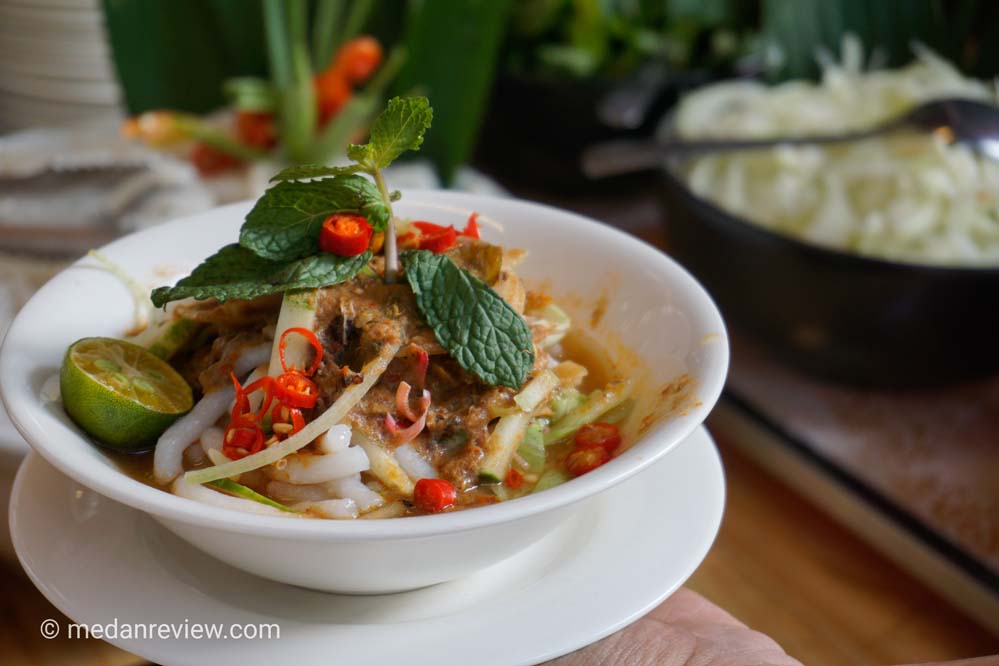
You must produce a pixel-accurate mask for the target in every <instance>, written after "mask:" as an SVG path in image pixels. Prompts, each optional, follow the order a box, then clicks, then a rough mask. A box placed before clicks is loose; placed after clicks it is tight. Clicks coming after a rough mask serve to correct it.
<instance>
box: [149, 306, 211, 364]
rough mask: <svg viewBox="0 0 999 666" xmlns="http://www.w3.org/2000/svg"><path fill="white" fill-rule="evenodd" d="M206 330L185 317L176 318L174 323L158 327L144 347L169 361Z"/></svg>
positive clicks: (201, 325)
mask: <svg viewBox="0 0 999 666" xmlns="http://www.w3.org/2000/svg"><path fill="white" fill-rule="evenodd" d="M203 328H204V325H203V324H200V323H198V322H196V321H192V320H190V319H184V318H183V317H176V318H174V319H173V320H172V321H170V322H167V323H165V324H163V325H162V326H159V327H157V329H156V331H155V332H154V333H153V334H152V338H151V339H150V340H148V341H147V342H148V344H145V345H143V346H144V347H145V348H146V349H148V350H149V351H151V352H152V353H154V354H156V355H157V356H159V357H160V358H161V359H163V360H164V361H169V360H170V359H171V358H173V356H174V355H175V354H176V353H177V352H179V351H180V350H181V349H183V348H184V347H185V346H186V345H187V344H188V343H189V342H191V340H193V339H194V338H195V337H196V336H197V335H198V333H200V332H201V330H202V329H203Z"/></svg>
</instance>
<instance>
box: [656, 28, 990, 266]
mask: <svg viewBox="0 0 999 666" xmlns="http://www.w3.org/2000/svg"><path fill="white" fill-rule="evenodd" d="M843 52H844V57H843V63H840V64H837V63H835V62H832V61H831V59H827V60H826V62H824V63H823V64H824V67H823V75H822V80H821V82H820V83H818V84H812V83H808V82H803V81H789V82H787V83H784V84H781V85H778V86H772V87H771V86H767V85H764V84H762V83H757V82H749V81H732V82H726V83H719V84H716V85H712V86H708V87H706V88H703V89H701V90H699V91H697V92H694V93H692V94H690V95H688V96H687V97H685V98H684V100H683V101H682V103H681V104H680V106H679V108H678V110H677V113H676V118H675V129H676V131H677V132H678V133H679V134H680V135H682V136H684V137H714V138H722V137H724V138H763V137H773V136H795V135H806V134H836V133H840V132H845V131H849V130H859V129H866V128H869V127H873V126H876V125H878V124H880V123H883V122H885V121H886V120H888V119H891V118H894V117H897V116H898V115H900V114H902V113H904V112H906V111H907V110H909V109H911V108H913V107H915V106H917V105H919V104H921V103H923V102H926V101H929V100H932V99H943V98H964V99H976V100H980V101H986V102H991V103H993V104H996V103H997V102H999V96H997V94H996V89H995V88H994V87H993V88H992V90H990V88H989V86H988V85H986V84H984V83H982V82H979V81H975V80H973V79H967V78H964V77H963V76H962V75H961V74H960V72H958V70H957V69H956V68H954V67H953V66H952V65H951V64H950V63H948V62H946V61H945V60H943V59H941V58H940V57H938V56H937V55H935V54H933V53H932V52H930V51H929V50H928V49H926V48H917V50H916V55H917V59H916V60H915V61H914V62H913V63H912V64H910V65H909V66H907V67H903V68H901V69H896V70H881V71H863V54H862V52H861V49H860V45H859V43H857V42H856V40H854V39H850V38H847V39H846V40H845V43H844V49H843ZM685 177H686V179H687V182H688V184H689V185H690V187H691V189H692V190H693V191H694V192H696V193H697V194H698V195H700V196H702V197H704V198H706V199H709V200H712V201H713V202H715V203H716V204H718V205H719V206H721V207H722V208H724V209H726V210H728V211H729V212H731V213H734V214H736V215H739V216H740V217H743V218H745V219H748V220H750V221H752V222H755V223H757V224H759V225H760V226H763V227H767V228H770V229H773V230H775V231H778V232H782V233H786V234H788V235H792V236H797V237H799V238H802V239H804V240H807V241H811V242H814V243H817V244H821V245H826V246H830V247H834V248H837V249H844V250H850V251H854V252H857V253H860V254H866V255H875V256H879V257H884V258H888V259H894V260H901V261H910V262H917V263H930V264H943V265H991V266H995V265H999V161H997V160H990V159H988V158H986V157H982V156H978V155H976V154H974V153H973V152H972V151H971V150H970V149H969V148H968V147H967V146H963V145H955V144H950V143H948V141H947V137H946V136H945V135H944V134H940V133H938V134H896V135H892V136H888V137H882V138H878V139H871V140H867V141H859V142H855V143H851V144H846V145H841V146H835V147H833V146H829V147H820V146H814V145H810V146H809V145H806V146H787V145H784V146H778V147H776V148H773V149H769V150H757V151H744V152H733V153H725V154H717V155H708V156H704V157H701V158H698V159H696V160H693V161H692V162H691V163H690V164H689V165H688V168H687V169H686V172H685Z"/></svg>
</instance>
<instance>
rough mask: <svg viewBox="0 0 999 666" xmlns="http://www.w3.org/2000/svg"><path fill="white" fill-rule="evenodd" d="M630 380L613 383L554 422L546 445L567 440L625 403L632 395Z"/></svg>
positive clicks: (595, 392)
mask: <svg viewBox="0 0 999 666" xmlns="http://www.w3.org/2000/svg"><path fill="white" fill-rule="evenodd" d="M631 389H632V383H631V381H630V380H618V381H613V382H611V383H610V384H608V385H607V386H605V387H604V388H603V389H601V390H598V391H594V392H593V393H591V394H590V395H589V397H587V398H586V400H585V401H584V402H583V404H582V405H580V406H579V407H577V408H576V409H574V410H573V411H571V412H569V413H568V414H566V415H565V416H563V417H562V418H561V419H558V420H555V419H553V420H552V426H551V428H550V429H549V430H548V432H547V433H545V444H546V445H549V444H554V443H555V442H558V441H561V440H562V439H565V438H566V437H568V436H569V435H571V434H572V433H574V432H576V431H577V430H579V429H580V428H581V427H583V426H584V425H586V424H587V423H593V422H594V421H596V420H597V419H599V418H600V417H601V416H603V415H604V414H606V413H607V412H609V411H610V410H612V409H614V408H615V407H617V406H618V405H620V404H621V403H622V402H624V401H625V400H626V399H627V398H628V395H629V394H630V393H631Z"/></svg>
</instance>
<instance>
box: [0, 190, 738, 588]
mask: <svg viewBox="0 0 999 666" xmlns="http://www.w3.org/2000/svg"><path fill="white" fill-rule="evenodd" d="M248 209H249V204H246V203H242V204H236V205H232V206H227V207H224V208H219V209H217V210H214V211H210V212H208V213H203V214H200V215H195V216H193V217H188V218H185V219H182V220H178V221H176V222H173V223H170V224H166V225H163V226H160V227H156V228H153V229H149V230H147V231H143V232H141V233H137V234H133V235H131V236H127V237H125V238H122V239H121V240H119V241H116V242H114V243H112V244H110V245H108V246H107V247H105V248H104V249H103V250H102V252H104V253H105V254H106V255H107V256H108V257H110V258H111V259H112V260H113V261H115V262H117V263H118V264H120V265H121V266H122V267H123V268H125V270H127V271H129V272H130V273H131V274H132V275H134V276H136V277H138V278H140V279H142V280H147V281H149V282H150V283H152V284H156V283H159V282H163V281H164V280H165V279H166V278H164V277H163V276H164V275H166V274H170V275H177V274H179V273H181V272H186V271H188V270H190V268H192V267H193V266H194V265H195V264H196V263H197V262H198V261H200V260H201V259H202V258H203V257H205V256H207V255H208V254H211V253H212V252H214V251H215V250H217V249H218V248H219V247H221V246H222V245H224V244H226V243H230V242H233V241H234V239H235V238H236V237H237V230H238V228H239V225H240V224H241V223H242V219H243V216H244V215H245V213H246V211H247V210H248ZM395 209H396V212H397V214H399V215H401V216H405V217H412V218H417V219H430V220H433V221H435V222H438V223H441V224H445V225H446V224H454V225H455V226H463V225H464V223H465V221H466V219H467V218H468V215H469V212H470V211H473V210H474V211H478V212H479V213H480V214H482V215H483V216H484V218H486V224H483V235H484V237H485V238H486V239H487V240H492V241H494V242H498V243H502V244H504V245H507V246H509V247H521V248H525V249H527V250H529V251H530V254H529V256H528V258H527V259H526V261H525V262H524V263H523V264H522V265H521V267H520V268H519V269H518V271H519V273H520V274H521V276H522V277H523V278H524V279H525V281H526V282H527V284H528V286H529V287H530V286H531V285H535V286H543V287H544V288H546V289H547V290H548V291H549V292H550V293H552V294H553V295H554V296H555V297H556V299H557V300H559V301H560V302H561V303H562V304H563V305H564V306H566V309H567V310H569V312H570V314H573V315H574V318H575V319H576V320H577V321H581V322H589V321H590V320H591V315H592V311H593V309H594V308H595V307H597V304H598V303H600V302H602V303H603V304H604V305H603V306H602V309H603V314H602V317H600V318H599V320H600V321H599V323H598V324H597V325H596V328H595V329H594V332H595V333H596V334H597V335H599V337H601V338H602V339H603V340H604V341H605V342H606V343H607V344H608V345H609V348H610V349H611V350H612V355H613V350H622V349H626V350H628V351H627V352H626V353H625V352H622V353H620V354H619V355H620V358H619V359H615V360H616V361H618V363H619V370H620V371H621V372H623V373H626V374H630V375H634V376H635V377H636V378H638V379H639V383H640V386H641V390H640V393H639V396H640V398H641V399H640V400H639V405H638V407H637V408H636V409H635V410H634V412H633V414H632V417H631V418H630V419H629V423H628V424H626V426H625V435H626V437H627V433H628V432H629V431H631V432H632V433H634V435H633V436H634V437H635V438H636V440H635V443H634V445H633V446H632V447H631V448H630V449H628V450H627V451H625V452H624V453H623V454H621V455H620V456H618V457H617V458H615V459H614V460H612V461H610V462H609V463H607V464H606V465H604V466H603V467H600V468H598V469H596V470H594V471H593V472H591V473H589V474H586V475H585V476H582V477H580V478H578V479H575V480H573V481H571V482H569V483H566V484H564V485H562V486H559V487H557V488H554V489H552V490H548V491H545V492H543V493H538V494H537V495H531V496H528V497H525V498H521V499H517V500H513V501H509V502H503V503H500V504H495V505H491V506H487V507H480V508H476V509H471V510H467V511H461V512H457V513H448V514H442V515H436V516H421V517H411V518H397V519H390V520H380V521H364V520H359V521H350V522H347V521H321V520H294V519H286V518H279V517H264V516H257V515H250V514H244V513H238V512H232V511H229V510H226V509H220V508H215V507H209V506H205V505H202V504H198V503H195V502H192V501H189V500H186V499H183V498H180V497H176V496H174V495H171V494H169V493H166V492H163V491H160V490H157V489H155V488H152V487H150V486H148V485H145V484H143V483H141V482H139V481H136V480H134V479H132V478H130V477H129V476H127V475H126V474H124V473H122V472H121V471H119V470H118V469H117V468H116V467H115V465H114V463H113V462H111V461H110V460H109V459H108V458H107V457H106V456H105V455H104V453H103V452H102V451H101V450H100V449H99V448H96V447H95V446H94V445H93V444H91V442H90V441H89V440H88V439H87V438H86V437H85V436H84V435H83V434H82V433H81V431H80V430H79V429H78V428H77V427H76V426H75V425H74V424H73V423H72V421H70V419H69V418H68V417H67V416H66V415H65V413H64V412H63V410H62V407H61V405H60V404H59V403H57V402H56V403H53V402H48V403H46V402H45V400H44V399H43V397H42V394H43V384H45V382H46V380H47V379H49V378H50V377H53V376H54V375H55V373H56V372H57V370H58V368H59V364H60V363H61V361H62V356H63V354H64V352H65V350H66V347H67V346H68V345H69V344H70V343H72V342H73V341H75V340H77V339H78V338H81V337H85V336H94V335H105V336H120V335H121V334H122V332H123V331H125V330H126V329H127V328H128V326H129V325H130V323H131V321H132V316H133V305H132V300H131V298H130V296H129V293H128V291H127V290H126V288H125V287H124V286H123V285H122V284H121V283H120V282H118V280H116V279H115V278H114V277H112V276H111V275H110V274H109V273H107V272H106V271H104V270H102V269H100V268H98V267H97V266H96V264H94V263H93V262H92V261H89V260H82V261H80V262H78V263H77V264H75V265H73V266H72V267H70V268H69V269H67V270H66V271H64V272H62V273H60V274H59V275H57V276H56V277H55V278H53V279H52V281H50V282H49V283H48V284H46V285H45V286H44V287H43V288H42V289H41V290H40V291H39V292H38V293H37V294H36V295H35V296H34V298H32V299H31V301H29V302H28V304H27V305H26V306H25V307H24V308H23V309H22V311H21V312H20V314H19V315H18V316H17V318H16V319H15V321H14V323H13V324H12V326H11V328H10V330H9V332H8V334H7V339H6V342H5V343H4V346H3V349H2V350H0V393H2V396H3V401H4V403H5V404H6V406H7V409H8V410H9V412H10V416H11V419H12V420H13V421H14V423H15V425H16V426H17V428H18V430H19V431H20V432H21V433H22V434H23V435H24V437H25V439H26V440H27V441H28V442H29V443H30V444H31V446H32V447H34V448H35V449H36V450H37V451H38V452H39V453H41V455H42V456H44V457H45V458H46V459H47V460H48V461H49V462H51V463H52V464H53V465H55V466H56V467H57V468H59V469H60V470H62V471H63V472H64V473H65V474H67V475H68V476H70V477H72V478H73V479H75V480H76V481H78V482H79V483H81V484H83V485H84V486H87V487H89V488H92V489H94V490H96V491H97V492H99V493H101V494H103V495H106V496H107V497H110V498H112V499H114V500H117V501H119V502H121V503H123V504H126V505H128V506H132V507H135V508H137V509H140V510H142V511H145V512H147V513H149V514H150V515H152V516H153V517H154V518H155V519H156V520H158V521H159V522H160V523H162V524H163V525H164V526H166V527H167V528H168V529H169V530H171V531H172V532H174V533H175V534H177V535H179V536H180V537H181V538H183V539H185V540H187V541H189V542H190V543H192V544H193V545H195V546H196V547H198V548H200V549H202V550H204V551H205V552H207V553H209V554H211V555H213V556H215V557H217V558H219V559H221V560H223V561H225V562H228V563H230V564H232V565H234V566H237V567H239V568H241V569H244V570H246V571H249V572H251V573H255V574H258V575H260V576H263V577H265V578H270V579H273V580H278V581H283V582H287V583H291V584H294V585H301V586H304V587H309V588H315V589H320V590H329V591H337V592H348V593H379V592H391V591H398V590H405V589H413V588H417V587H421V586H425V585H430V584H434V583H438V582H441V581H445V580H449V579H453V578H457V577H459V576H463V575H466V574H468V573H471V572H473V571H476V570H478V569H481V568H483V567H485V566H488V565H490V564H492V563H495V562H498V561H500V560H502V559H504V558H506V557H508V556H510V555H512V554H514V553H516V552H518V551H520V550H522V549H524V548H525V547H527V546H528V545H530V544H532V543H534V542H535V541H537V540H538V539H540V538H541V537H543V536H544V535H545V534H547V533H549V532H550V531H551V530H552V529H553V528H554V527H555V525H557V524H558V523H559V522H560V521H562V520H564V519H565V517H566V516H567V515H568V514H569V513H570V512H571V511H574V510H576V509H578V508H580V507H583V506H585V505H584V504H581V501H582V500H585V499H586V498H588V497H591V496H593V495H595V494H597V493H599V492H601V491H603V490H606V489H607V488H610V487H611V486H613V485H615V484H617V483H619V482H621V481H623V480H625V479H627V478H628V477H630V476H632V475H633V474H635V473H636V472H638V471H639V470H642V469H643V468H645V467H647V466H648V465H650V464H651V463H652V462H653V461H655V460H657V459H659V458H661V457H662V456H664V455H666V454H667V453H668V452H669V451H670V449H672V448H673V447H674V446H675V445H676V444H678V443H679V442H681V441H683V439H684V438H686V437H687V436H688V435H689V434H691V433H692V432H693V430H694V428H695V427H696V426H697V425H698V424H700V423H701V422H703V421H704V419H705V417H706V416H707V414H708V412H709V411H710V410H711V408H712V406H713V405H714V404H715V402H716V400H717V399H718V396H719V394H720V392H721V389H722V385H723V383H724V380H725V373H726V370H727V367H728V340H727V337H726V333H725V328H724V325H723V323H722V320H721V317H720V316H719V314H718V311H717V309H716V308H715V306H714V304H713V303H712V301H711V299H710V298H709V296H708V295H707V293H705V291H704V290H703V289H702V288H701V286H700V285H699V284H698V283H697V282H696V281H695V280H694V279H693V278H692V277H691V276H690V275H689V274H688V273H687V272H686V271H685V270H684V269H683V268H681V267H680V266H679V265H677V264H676V263H675V262H673V261H672V260H671V259H669V258H668V257H667V256H666V255H664V254H662V253H661V252H659V251H657V250H655V249H653V248H652V247H649V246H648V245H646V244H644V243H642V242H640V241H638V240H635V239H634V238H632V237H630V236H628V235H626V234H624V233H621V232H619V231H616V230H614V229H611V228H609V227H606V226H604V225H602V224H599V223H596V222H593V221H591V220H588V219H586V218H583V217H580V216H578V215H574V214H571V213H567V212H564V211H560V210H556V209H554V208H549V207H546V206H540V205H537V204H531V203H526V202H522V201H515V200H510V199H500V198H490V197H482V196H476V195H470V194H458V193H450V192H432V191H409V192H406V194H405V196H404V197H403V199H402V201H400V202H399V203H398V204H396V205H395ZM489 220H494V221H496V222H499V223H500V224H502V225H503V230H502V231H499V230H496V229H493V228H492V227H491V226H489V225H488V221H489ZM157 276H159V277H157ZM684 373H687V374H688V375H689V376H690V378H691V379H692V381H691V382H690V383H689V386H690V389H691V391H692V393H689V394H687V395H686V399H679V400H676V399H675V396H674V395H672V394H670V393H669V392H668V391H667V392H666V395H665V397H664V396H663V395H662V393H663V391H662V389H663V387H665V386H667V385H668V384H670V383H671V382H672V381H673V380H675V379H677V378H678V377H680V376H682V375H683V374H684ZM670 407H672V412H671V413H664V412H666V411H668V409H669V408H670ZM646 416H650V418H645V417H646ZM643 421H644V423H643ZM643 426H644V427H643ZM639 429H641V430H642V434H641V435H639V434H637V431H638V430H639ZM622 518H623V517H622Z"/></svg>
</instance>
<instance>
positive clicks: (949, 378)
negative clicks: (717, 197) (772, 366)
mask: <svg viewBox="0 0 999 666" xmlns="http://www.w3.org/2000/svg"><path fill="white" fill-rule="evenodd" d="M677 166H678V165H677V164H672V165H670V166H667V167H666V168H664V169H663V171H662V188H661V191H662V194H663V200H664V205H665V207H666V216H665V218H666V232H667V249H668V250H669V251H670V253H671V254H673V256H675V257H676V258H677V259H678V260H679V261H680V262H681V263H683V264H684V265H686V266H687V267H688V268H689V269H690V271H691V272H692V273H693V274H694V275H696V276H697V278H698V279H699V280H701V281H702V282H703V283H704V285H705V286H706V287H707V288H708V290H709V291H710V292H711V294H712V295H713V297H714V298H715V300H716V302H717V303H718V305H719V307H720V308H721V310H722V313H723V315H724V316H725V319H726V321H727V322H728V323H729V324H730V325H731V326H732V328H733V329H734V330H735V331H736V332H737V333H738V332H742V333H744V334H745V335H747V336H748V337H750V338H752V339H754V340H755V341H756V342H757V343H758V344H760V345H761V346H762V347H764V348H765V349H766V350H768V351H769V352H770V354H771V355H773V356H774V357H776V358H777V359H779V360H781V361H783V362H784V363H786V364H788V365H790V366H792V367H794V368H796V369H799V370H801V371H803V372H805V373H807V374H810V375H812V376H815V377H819V378H823V379H830V380H834V381H837V382H841V383H847V384H850V385H855V386H866V387H896V388H924V387H931V386H938V385H943V384H948V383H953V382H957V381H961V380H968V379H974V378H979V377H984V376H987V375H990V374H994V373H996V372H997V371H999V268H948V267H937V266H926V265H918V264H908V263H901V262H893V261H887V260H882V259H875V258H870V257H865V256H860V255H856V254H851V253H848V252H841V251H837V250H834V249H829V248H825V247H821V246H818V245H814V244H811V243H808V242H805V241H801V240H797V239H795V238H791V237H789V236H785V235H781V234H778V233H775V232H772V231H770V230H768V229H765V228H763V227H760V226H758V225H756V224H754V223H752V222H750V221H748V220H745V219H743V218H740V217H738V216H735V215H732V214H730V213H728V212H726V211H724V210H722V209H721V208H720V207H718V206H716V205H714V204H713V203H710V202H709V201H706V200H705V199H703V198H701V197H699V196H697V195H696V194H694V193H693V192H692V191H691V190H690V189H689V188H688V187H687V185H686V184H685V183H684V182H683V180H682V179H681V177H680V176H679V175H678V174H677Z"/></svg>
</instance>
